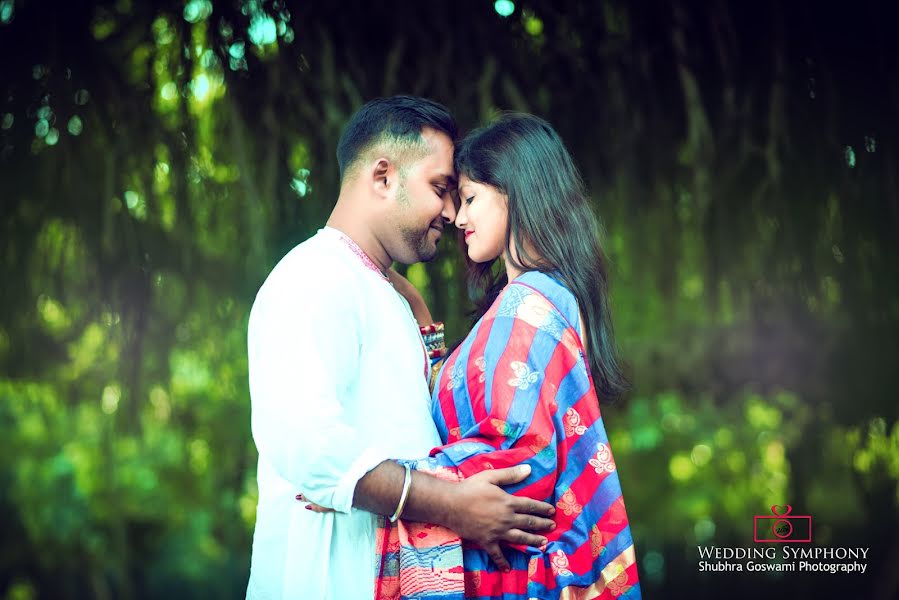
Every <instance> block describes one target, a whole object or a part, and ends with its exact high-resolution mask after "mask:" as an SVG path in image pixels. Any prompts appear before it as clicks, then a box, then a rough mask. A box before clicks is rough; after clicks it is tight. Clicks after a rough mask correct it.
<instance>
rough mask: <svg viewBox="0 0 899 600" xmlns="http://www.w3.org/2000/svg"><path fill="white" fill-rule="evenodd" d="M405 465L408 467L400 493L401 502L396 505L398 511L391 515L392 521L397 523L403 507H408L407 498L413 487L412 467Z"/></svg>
mask: <svg viewBox="0 0 899 600" xmlns="http://www.w3.org/2000/svg"><path fill="white" fill-rule="evenodd" d="M403 466H404V467H406V475H405V477H404V478H403V493H402V494H400V501H399V504H397V505H396V512H394V513H393V516H392V517H390V522H391V523H396V521H397V519H399V518H400V515H402V514H403V509H404V508H406V500H408V499H409V488H411V487H412V469H411V468H410V467H409V465H403Z"/></svg>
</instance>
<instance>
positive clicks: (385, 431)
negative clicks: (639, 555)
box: [247, 96, 553, 600]
mask: <svg viewBox="0 0 899 600" xmlns="http://www.w3.org/2000/svg"><path fill="white" fill-rule="evenodd" d="M455 135H456V127H455V124H454V122H453V120H452V118H451V117H450V115H449V114H448V113H447V111H446V109H445V108H444V107H442V106H441V105H439V104H436V103H434V102H431V101H429V100H425V99H421V98H413V97H408V96H397V97H394V98H387V99H380V100H375V101H372V102H369V103H368V104H366V105H365V106H363V107H362V109H360V110H359V112H357V113H356V114H355V115H354V116H353V117H352V119H351V120H350V122H349V124H348V125H347V127H346V129H345V130H344V132H343V134H342V136H341V139H340V142H339V144H338V149H337V159H338V163H339V166H340V177H341V189H340V196H339V198H338V200H337V204H336V205H335V207H334V210H333V212H332V213H331V217H330V218H329V219H328V226H327V227H326V228H324V229H322V230H321V231H319V232H318V234H316V235H315V236H313V237H312V238H310V239H309V240H307V241H306V242H304V243H302V244H300V245H299V246H297V247H296V248H294V249H293V250H292V251H290V252H289V253H288V254H287V255H286V256H285V257H284V258H283V259H282V260H281V262H279V263H278V265H277V266H276V267H275V268H274V270H273V271H272V273H271V274H270V275H269V277H268V279H267V280H266V282H265V283H264V284H263V286H262V288H261V289H260V291H259V293H258V295H257V297H256V301H255V303H254V305H253V310H252V312H251V315H250V325H249V370H250V393H251V397H252V428H253V437H254V439H255V441H256V446H257V448H258V450H259V466H258V475H257V477H258V481H259V504H258V508H257V516H256V531H255V535H254V539H253V558H252V567H251V572H250V582H249V586H248V589H247V597H248V598H253V599H256V598H303V599H307V600H317V599H330V598H333V599H337V600H356V599H358V600H363V599H365V600H367V599H368V598H372V597H373V595H374V590H373V586H374V579H375V576H376V573H375V572H374V550H375V527H376V518H377V516H376V515H385V516H387V515H394V516H395V515H397V514H398V513H400V512H401V513H402V515H403V517H404V518H406V519H412V520H420V521H427V522H434V523H439V524H441V525H445V526H447V527H449V528H451V529H453V530H455V531H457V532H458V533H459V534H460V535H461V536H462V537H464V538H467V539H470V540H472V541H475V542H477V543H480V544H482V545H484V547H485V548H488V549H489V550H490V552H491V556H493V557H494V558H495V560H496V561H497V562H499V563H500V564H501V565H504V563H505V561H504V559H503V558H502V553H501V552H500V550H499V546H498V544H499V542H500V541H506V542H512V543H525V544H531V545H537V546H539V545H542V544H543V543H545V538H543V537H542V536H540V535H537V534H534V533H528V532H539V531H547V530H549V529H551V528H552V526H553V523H552V521H550V520H549V519H548V518H545V517H548V516H551V515H552V512H553V509H552V507H551V506H550V505H548V504H545V503H541V502H537V501H534V500H530V499H526V498H516V497H514V496H511V495H508V494H506V493H505V492H503V491H502V490H501V488H499V487H498V485H500V484H503V485H505V484H511V483H516V482H518V481H521V480H522V479H524V478H525V476H526V475H527V471H526V470H525V471H521V470H516V469H504V470H497V471H492V472H485V473H481V474H479V475H477V476H475V477H472V478H469V479H468V480H466V481H464V482H462V483H448V482H445V481H441V480H438V479H436V478H433V477H430V476H428V475H425V474H421V473H412V474H411V475H407V472H406V471H405V470H404V469H403V468H402V467H400V466H399V465H398V464H396V463H394V462H392V461H391V460H390V459H404V458H420V457H422V456H426V455H427V453H428V452H429V451H430V449H431V448H433V447H435V446H438V445H440V438H439V437H438V435H437V431H436V429H435V427H434V424H433V421H432V420H431V416H430V411H429V407H428V400H429V398H428V386H427V376H428V372H429V369H428V366H429V364H428V359H427V354H426V352H425V349H424V346H423V344H422V339H421V336H420V333H419V330H418V325H417V323H416V322H415V320H414V319H413V317H412V313H411V312H410V309H409V305H408V303H407V302H406V301H405V300H404V299H403V298H402V297H401V296H400V295H399V294H398V293H397V292H396V290H394V288H393V287H392V286H391V285H390V283H389V281H388V275H387V271H388V268H389V267H390V265H391V264H392V262H393V261H398V262H402V263H406V264H409V263H413V262H417V261H422V260H430V259H432V258H433V257H434V256H435V254H436V252H437V242H438V240H439V239H440V236H441V234H442V230H443V227H444V225H445V224H446V223H448V222H452V221H453V220H454V218H455V206H454V204H453V200H452V197H451V188H452V187H453V185H454V174H453V166H452V165H453V139H454V138H455ZM298 493H302V494H303V496H304V497H305V498H307V499H308V500H309V501H311V502H313V503H315V504H318V505H321V506H323V507H329V508H332V509H334V512H328V513H323V514H320V513H316V512H313V511H310V510H305V509H304V503H299V502H296V500H295V499H294V498H295V496H296V495H297V494H298Z"/></svg>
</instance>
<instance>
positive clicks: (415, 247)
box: [388, 128, 456, 264]
mask: <svg viewBox="0 0 899 600" xmlns="http://www.w3.org/2000/svg"><path fill="white" fill-rule="evenodd" d="M421 135H422V138H423V139H424V140H425V142H426V143H427V145H428V148H429V149H430V151H429V153H428V154H427V155H426V156H425V157H424V158H421V159H419V160H418V161H416V162H415V163H413V164H411V165H409V167H408V168H407V169H405V173H404V176H403V177H402V178H401V179H402V180H401V182H400V187H399V189H398V190H397V193H396V198H395V206H394V208H393V214H392V215H391V218H393V219H394V228H395V231H396V234H397V235H396V236H391V238H393V239H391V242H392V243H390V244H389V245H390V248H388V252H389V254H390V257H391V258H392V259H393V260H396V261H398V262H401V263H405V264H412V263H416V262H420V261H428V260H431V259H433V258H434V256H436V254H437V242H438V241H439V240H440V236H441V235H442V234H443V227H444V225H446V224H447V223H452V222H453V221H454V220H455V218H456V207H455V204H454V203H453V197H452V190H453V188H454V186H455V176H454V174H453V143H452V141H451V140H450V138H449V136H447V135H446V134H445V133H442V132H438V131H436V130H434V129H431V128H425V129H424V130H422V134H421Z"/></svg>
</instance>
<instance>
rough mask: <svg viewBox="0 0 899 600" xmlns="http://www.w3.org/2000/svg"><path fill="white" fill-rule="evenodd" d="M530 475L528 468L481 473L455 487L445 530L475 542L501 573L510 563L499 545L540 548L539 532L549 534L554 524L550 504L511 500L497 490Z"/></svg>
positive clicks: (540, 538) (518, 467)
mask: <svg viewBox="0 0 899 600" xmlns="http://www.w3.org/2000/svg"><path fill="white" fill-rule="evenodd" d="M530 473H531V468H530V466H528V465H519V466H517V467H509V468H507V469H495V470H490V471H482V472H480V473H478V474H476V475H473V476H471V477H469V478H468V479H466V480H465V481H463V482H461V483H458V484H456V486H455V488H456V489H455V492H454V493H453V494H452V499H451V506H450V511H449V512H448V514H447V526H448V527H449V528H450V529H452V530H453V531H455V532H456V533H458V534H459V536H460V537H462V538H464V539H466V540H469V541H472V542H476V543H478V544H480V545H481V547H483V548H484V550H486V551H487V554H488V555H489V556H490V558H491V559H492V560H493V562H494V563H496V566H498V567H499V568H500V569H502V570H503V571H508V570H509V568H510V567H509V563H508V561H507V560H506V558H505V556H503V552H502V550H501V549H500V545H499V544H500V542H507V543H510V544H524V545H528V546H538V547H539V546H542V545H544V544H545V543H546V538H545V537H543V536H541V535H538V533H539V532H547V531H552V530H553V529H554V528H555V526H556V524H555V523H554V522H553V521H552V520H551V519H550V518H549V517H552V516H553V515H554V514H555V512H556V511H555V509H554V508H553V506H552V505H551V504H547V503H546V502H540V501H538V500H533V499H531V498H520V497H518V496H512V495H511V494H508V493H506V492H505V491H503V489H502V488H500V487H499V486H501V485H510V484H513V483H518V482H520V481H523V480H524V479H526V478H527V476H528V475H530Z"/></svg>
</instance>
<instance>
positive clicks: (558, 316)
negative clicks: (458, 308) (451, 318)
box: [483, 271, 577, 339]
mask: <svg viewBox="0 0 899 600" xmlns="http://www.w3.org/2000/svg"><path fill="white" fill-rule="evenodd" d="M503 318H510V319H517V320H522V321H525V322H527V323H529V324H531V325H533V326H534V327H535V328H537V329H539V330H543V331H545V332H546V333H549V334H551V335H553V336H554V337H556V338H557V339H561V336H562V332H563V331H564V330H565V329H567V328H569V327H576V326H577V301H576V300H575V298H574V295H573V294H572V293H571V292H570V291H569V290H568V288H567V287H565V285H564V284H563V283H562V282H561V281H560V280H559V279H558V278H557V277H556V276H555V274H554V273H543V272H540V271H529V272H527V273H523V274H522V275H519V276H518V277H516V278H515V279H514V280H512V281H511V282H510V283H509V285H507V286H506V287H505V289H504V290H503V291H502V293H501V294H500V295H499V296H498V297H497V299H496V301H495V302H494V303H493V306H492V307H491V308H490V310H489V311H487V314H485V315H484V319H483V320H484V321H492V320H494V319H503ZM572 319H573V320H572Z"/></svg>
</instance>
